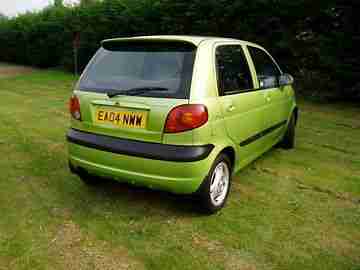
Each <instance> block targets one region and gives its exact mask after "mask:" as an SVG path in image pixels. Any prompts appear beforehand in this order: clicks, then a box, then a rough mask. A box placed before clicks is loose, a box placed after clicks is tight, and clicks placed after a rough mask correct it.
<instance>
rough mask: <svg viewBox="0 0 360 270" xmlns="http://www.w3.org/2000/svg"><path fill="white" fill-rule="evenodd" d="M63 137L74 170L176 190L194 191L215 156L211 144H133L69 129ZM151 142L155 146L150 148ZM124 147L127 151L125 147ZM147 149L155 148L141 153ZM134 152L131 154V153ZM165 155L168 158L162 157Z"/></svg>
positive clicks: (176, 191) (151, 186) (205, 174)
mask: <svg viewBox="0 0 360 270" xmlns="http://www.w3.org/2000/svg"><path fill="white" fill-rule="evenodd" d="M67 139H68V142H69V143H68V146H69V162H70V168H71V169H72V171H73V172H74V173H79V172H81V170H85V171H87V172H89V173H90V174H94V175H99V176H103V177H110V178H113V179H115V180H117V181H121V182H128V183H131V184H134V185H139V186H146V187H149V188H153V189H161V190H167V191H170V192H174V193H179V194H191V193H194V192H196V191H197V189H198V188H199V186H200V185H201V183H202V181H203V180H204V178H205V177H206V176H207V174H208V172H209V170H210V167H211V164H212V161H213V159H214V158H215V157H214V151H212V148H213V146H211V150H209V148H208V147H206V146H194V147H192V146H168V145H161V144H153V143H150V145H151V146H149V144H148V143H143V142H135V144H133V143H134V141H128V140H123V139H117V138H113V137H108V136H103V135H100V136H99V135H95V134H90V133H84V132H80V131H75V130H70V132H69V133H68V136H67ZM95 139H97V141H96V140H95ZM113 143H115V145H116V147H111V148H110V147H109V146H114V144H113ZM126 143H129V145H130V146H132V147H134V145H135V146H137V147H139V143H140V145H141V146H144V145H145V147H144V148H139V149H135V148H133V149H131V147H130V146H129V145H126ZM124 145H125V146H124ZM122 146H124V148H122ZM155 146H157V148H152V147H155ZM163 146H165V147H169V148H163ZM108 147H109V148H108ZM128 147H129V148H128ZM147 147H148V148H147ZM149 147H150V148H149ZM199 147H200V148H199ZM128 149H130V150H131V152H130V151H127V150H128ZM148 149H157V151H156V152H151V151H149V152H146V153H144V154H143V152H144V151H145V150H148ZM205 149H206V151H204V150H205ZM125 150H126V151H125ZM137 150H138V151H137ZM119 152H120V153H119ZM134 152H135V154H134V155H131V153H134ZM204 152H205V153H206V154H204ZM194 153H195V154H194ZM149 155H151V157H152V158H150V157H149ZM184 157H186V159H184ZM165 158H168V160H164V159H165Z"/></svg>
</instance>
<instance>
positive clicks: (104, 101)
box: [67, 36, 298, 213]
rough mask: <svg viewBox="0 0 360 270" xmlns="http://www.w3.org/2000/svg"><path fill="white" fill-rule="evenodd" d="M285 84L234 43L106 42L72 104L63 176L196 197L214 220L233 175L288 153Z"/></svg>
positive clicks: (274, 68)
mask: <svg viewBox="0 0 360 270" xmlns="http://www.w3.org/2000/svg"><path fill="white" fill-rule="evenodd" d="M292 83H293V78H292V77H291V76H290V75H288V74H285V73H283V72H282V71H281V69H280V67H279V65H278V64H277V63H276V62H275V60H274V59H273V58H272V57H271V56H270V54H269V53H268V52H267V51H266V50H265V49H263V48H262V47H260V46H258V45H256V44H253V43H249V42H245V41H241V40H235V39H226V38H213V37H192V36H148V37H134V38H118V39H110V40H105V41H103V42H102V44H101V48H100V49H99V50H98V52H97V53H96V55H95V56H94V57H93V59H92V60H91V61H90V63H89V64H88V66H87V68H86V69H85V71H84V73H83V74H82V76H81V78H80V80H79V82H78V84H77V86H76V88H75V91H74V94H73V96H72V97H71V99H70V113H71V115H72V120H71V128H70V130H69V131H68V134H67V140H68V147H69V166H70V169H71V171H72V172H73V173H75V174H77V175H79V176H80V178H81V179H82V180H83V181H84V182H85V183H89V184H92V183H95V182H97V181H99V180H98V178H97V176H101V177H109V178H112V179H115V180H118V181H125V182H128V183H131V184H133V185H140V186H145V187H149V188H151V189H161V190H166V191H170V192H173V193H178V194H194V195H195V196H196V197H197V198H198V199H199V202H200V205H201V206H202V209H204V210H206V211H207V212H210V213H214V212H216V211H218V210H219V209H221V208H222V207H223V206H224V204H225V203H226V200H227V197H228V194H229V190H230V185H231V176H232V175H233V174H235V173H236V172H238V171H239V170H240V169H241V168H243V167H244V166H246V165H247V164H249V163H250V162H251V161H253V160H255V159H256V158H258V157H259V156H260V155H261V154H263V153H264V152H265V151H267V150H269V149H270V148H272V147H273V146H274V145H281V146H283V147H284V148H288V149H289V148H293V147H294V137H295V126H296V122H297V118H298V108H297V105H296V101H295V95H294V90H293V87H292Z"/></svg>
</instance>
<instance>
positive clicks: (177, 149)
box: [66, 129, 214, 162]
mask: <svg viewBox="0 0 360 270" xmlns="http://www.w3.org/2000/svg"><path fill="white" fill-rule="evenodd" d="M66 138H67V140H68V141H69V142H71V143H74V144H78V145H81V146H86V147H90V148H94V149H97V150H102V151H106V152H111V153H115V154H122V155H128V156H135V157H142V158H148V159H155V160H166V161H181V162H191V161H199V160H203V159H205V158H207V157H208V156H209V154H210V153H211V151H212V150H213V148H214V145H211V144H208V145H201V146H187V145H168V144H160V143H149V142H141V141H136V140H128V139H121V138H116V137H112V136H107V135H100V134H94V133H89V132H84V131H79V130H75V129H70V130H69V132H68V134H67V136H66Z"/></svg>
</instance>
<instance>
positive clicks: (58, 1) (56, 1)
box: [54, 0, 64, 7]
mask: <svg viewBox="0 0 360 270" xmlns="http://www.w3.org/2000/svg"><path fill="white" fill-rule="evenodd" d="M54 5H55V7H62V6H63V5H64V3H63V0H54Z"/></svg>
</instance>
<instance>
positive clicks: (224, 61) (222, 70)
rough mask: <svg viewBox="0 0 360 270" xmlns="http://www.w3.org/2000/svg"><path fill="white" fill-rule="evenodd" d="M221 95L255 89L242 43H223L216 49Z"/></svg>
mask: <svg viewBox="0 0 360 270" xmlns="http://www.w3.org/2000/svg"><path fill="white" fill-rule="evenodd" d="M216 68H217V74H218V89H219V95H220V96H224V95H232V94H238V93H241V92H247V91H249V90H251V89H253V87H254V86H253V83H252V78H251V73H250V69H249V65H248V63H247V61H246V58H245V55H244V52H243V49H242V47H241V46H240V45H223V46H219V47H217V49H216Z"/></svg>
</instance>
